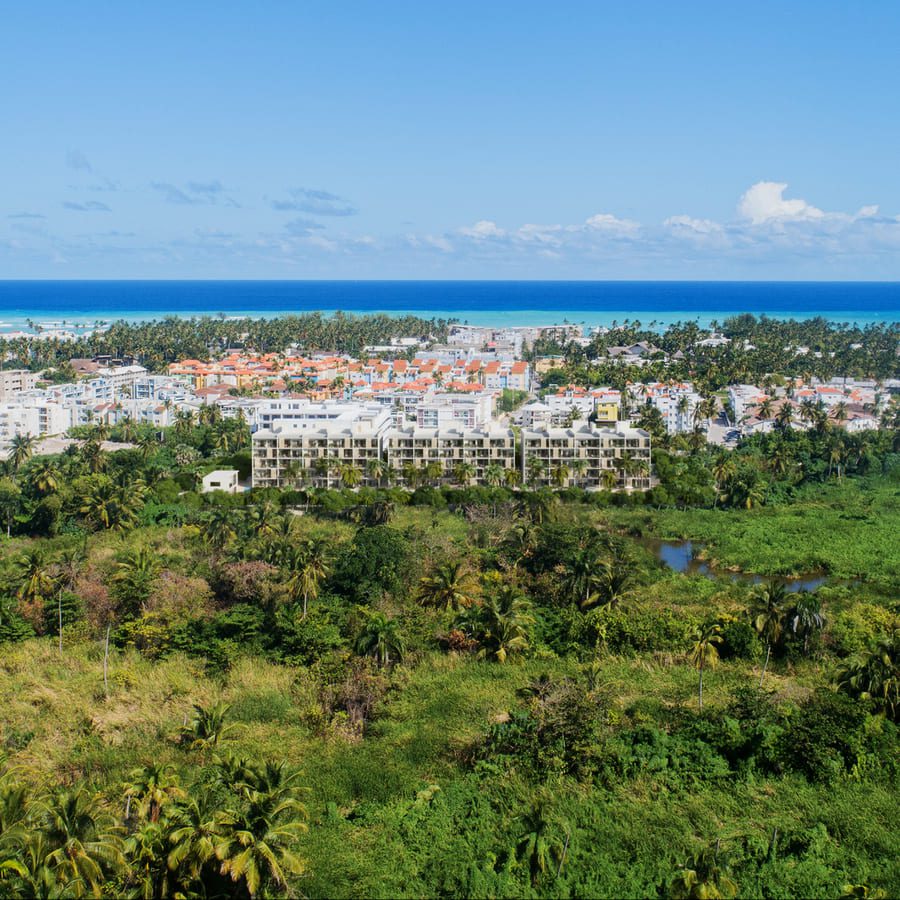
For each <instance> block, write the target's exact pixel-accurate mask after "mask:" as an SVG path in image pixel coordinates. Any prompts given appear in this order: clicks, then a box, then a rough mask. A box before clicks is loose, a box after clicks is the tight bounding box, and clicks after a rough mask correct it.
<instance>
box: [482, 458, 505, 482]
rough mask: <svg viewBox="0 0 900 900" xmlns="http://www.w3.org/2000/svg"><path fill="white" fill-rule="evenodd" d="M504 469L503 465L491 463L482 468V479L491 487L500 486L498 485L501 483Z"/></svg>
mask: <svg viewBox="0 0 900 900" xmlns="http://www.w3.org/2000/svg"><path fill="white" fill-rule="evenodd" d="M504 471H505V470H504V468H503V466H498V465H497V463H491V464H490V465H489V466H487V467H486V468H485V470H484V480H485V481H486V482H487V483H488V484H489V485H490V486H491V487H500V485H501V484H503V479H504Z"/></svg>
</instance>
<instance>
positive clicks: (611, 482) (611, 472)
mask: <svg viewBox="0 0 900 900" xmlns="http://www.w3.org/2000/svg"><path fill="white" fill-rule="evenodd" d="M618 481H619V476H618V475H617V474H616V470H615V469H602V470H601V471H600V486H601V487H602V488H603V490H605V491H612V490H613V489H614V488H615V486H616V484H617V483H618Z"/></svg>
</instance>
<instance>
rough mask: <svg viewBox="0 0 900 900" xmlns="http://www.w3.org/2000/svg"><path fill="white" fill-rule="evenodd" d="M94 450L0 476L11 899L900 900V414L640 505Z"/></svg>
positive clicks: (772, 453) (210, 441) (200, 426)
mask: <svg viewBox="0 0 900 900" xmlns="http://www.w3.org/2000/svg"><path fill="white" fill-rule="evenodd" d="M573 364H574V363H573ZM890 424H892V423H891V422H886V425H890ZM78 437H79V438H80V440H79V443H77V444H74V445H72V446H71V447H70V448H69V449H67V450H66V452H65V453H62V454H60V455H58V456H36V455H34V454H33V450H34V447H33V443H32V442H31V441H30V439H27V438H22V439H18V440H17V441H16V444H15V446H14V447H13V450H12V453H11V455H10V458H9V460H8V461H7V462H6V463H5V469H4V472H3V474H2V477H0V525H2V532H3V535H2V537H0V895H3V896H5V897H13V898H17V897H22V898H24V897H42V898H56V897H136V898H154V897H185V898H190V897H198V898H214V897H222V898H226V897H239V898H248V897H385V898H387V897H435V896H445V897H468V896H474V897H623V896H625V897H672V898H677V897H685V898H690V897H694V898H716V897H723V898H728V897H812V896H815V897H832V898H838V897H854V898H856V897H859V898H863V897H872V898H875V897H889V896H897V895H898V894H900V825H898V823H900V816H898V814H897V813H898V803H897V796H898V795H897V787H898V775H900V753H898V749H900V741H898V731H897V727H898V726H897V722H898V717H900V670H898V667H900V628H898V626H900V610H898V605H897V596H898V588H900V541H898V540H897V535H898V534H900V433H898V431H897V430H896V428H891V427H886V428H883V429H882V430H880V431H878V432H865V433H861V434H857V435H846V434H840V433H837V430H836V429H833V428H832V427H831V426H830V425H829V424H828V423H827V422H824V421H823V422H822V423H821V424H820V426H818V427H816V428H814V429H810V431H808V432H799V431H794V430H792V429H790V428H788V427H783V428H778V429H777V430H776V431H775V432H774V433H772V434H770V435H765V436H760V437H756V438H752V439H750V440H746V441H744V442H742V443H741V445H740V446H739V447H738V448H737V449H736V450H734V451H732V452H731V453H728V454H725V453H723V452H722V451H719V450H716V449H714V448H707V447H706V446H705V445H704V446H700V445H699V444H698V445H696V446H692V445H691V444H690V443H689V440H690V439H689V438H688V439H685V438H675V439H671V440H660V441H658V442H657V445H656V446H655V448H654V459H653V463H654V469H655V471H656V473H657V475H658V477H659V482H660V483H659V485H658V486H657V487H654V488H653V489H652V490H651V491H648V492H646V493H645V494H634V495H626V494H623V493H618V492H607V491H598V492H585V491H583V490H581V489H578V488H577V487H569V488H563V489H559V490H553V489H552V487H551V486H550V479H549V478H543V479H542V478H541V477H540V476H539V475H538V474H536V475H535V477H534V479H533V480H532V482H531V483H529V484H526V485H523V486H521V487H505V486H502V485H500V484H498V485H496V486H494V487H471V486H467V484H466V480H467V479H466V476H465V473H462V474H461V476H460V479H459V481H460V483H459V484H437V483H431V482H430V480H429V477H428V473H404V474H403V476H402V477H401V476H400V475H398V474H396V473H389V472H384V473H383V482H384V486H383V487H382V488H379V489H370V488H354V486H353V485H354V484H356V483H358V481H359V477H358V473H355V474H354V473H352V472H349V471H348V472H346V473H344V472H342V473H341V480H342V481H343V482H344V483H345V484H346V487H345V488H343V489H340V490H326V489H314V488H311V487H304V485H303V484H302V482H299V481H298V484H297V486H296V487H295V489H293V490H284V491H278V490H274V489H273V490H255V491H252V492H247V493H244V494H240V495H236V496H228V495H224V494H218V493H214V494H201V493H200V492H199V478H200V477H201V476H202V474H204V473H205V472H207V471H210V470H212V469H214V468H220V467H222V466H233V467H236V468H238V469H239V470H240V471H241V472H242V474H243V475H244V476H246V474H247V472H248V469H249V451H248V449H247V448H248V445H249V433H248V430H247V428H246V426H245V425H244V424H243V423H241V422H240V421H236V420H227V421H223V420H222V419H221V418H219V417H217V415H216V409H215V408H214V407H212V408H209V409H208V411H207V410H204V415H203V416H202V417H201V420H199V421H196V420H193V419H190V417H183V418H181V419H179V421H178V423H177V424H176V425H175V426H174V427H173V428H170V429H166V430H164V431H162V432H158V431H153V430H152V429H149V428H145V427H143V426H139V425H132V424H130V423H129V424H127V425H123V426H118V427H117V428H115V429H113V430H112V432H110V431H109V429H107V428H106V427H105V426H91V427H88V428H85V429H83V430H82V432H81V433H79V435H78ZM110 438H111V439H113V440H119V441H123V440H127V441H128V442H129V443H130V444H131V445H132V446H131V447H130V448H129V449H120V450H117V451H114V452H108V451H107V450H104V449H103V445H102V442H103V441H104V440H106V439H110ZM345 476H346V477H345ZM684 541H691V542H692V546H693V548H694V551H695V553H696V556H697V557H698V559H696V560H694V562H693V563H692V564H691V565H689V566H687V567H683V568H685V570H684V571H679V570H678V567H677V566H676V567H675V568H672V567H670V566H669V565H667V564H666V563H665V562H664V561H663V558H661V548H666V547H670V548H671V547H680V546H681V542H684ZM797 579H800V580H799V581H798V580H797ZM804 587H807V588H809V589H803V588H804Z"/></svg>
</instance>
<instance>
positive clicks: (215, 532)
mask: <svg viewBox="0 0 900 900" xmlns="http://www.w3.org/2000/svg"><path fill="white" fill-rule="evenodd" d="M235 537H236V533H235V530H234V526H233V524H232V511H231V510H230V509H228V507H226V506H214V507H213V508H212V509H211V510H210V511H209V512H208V513H207V514H206V516H205V517H204V521H203V540H204V541H205V542H206V543H207V544H208V545H209V546H210V547H212V548H213V549H214V550H216V551H219V552H221V551H222V550H224V549H225V548H226V547H227V546H228V545H229V544H230V543H231V542H232V541H233V540H234V538H235Z"/></svg>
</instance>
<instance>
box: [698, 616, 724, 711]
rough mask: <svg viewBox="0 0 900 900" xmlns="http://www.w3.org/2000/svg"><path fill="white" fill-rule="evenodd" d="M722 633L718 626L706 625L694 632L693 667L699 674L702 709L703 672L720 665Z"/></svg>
mask: <svg viewBox="0 0 900 900" xmlns="http://www.w3.org/2000/svg"><path fill="white" fill-rule="evenodd" d="M721 631H722V629H721V628H720V627H719V626H718V625H706V626H704V627H698V628H697V629H696V630H695V631H694V643H693V645H692V647H691V665H692V666H693V667H694V668H695V669H696V670H697V674H698V686H697V701H698V707H699V708H700V709H703V672H704V670H705V669H714V668H715V667H716V666H717V665H718V664H719V651H718V648H717V647H716V645H717V644H721V643H722V635H721Z"/></svg>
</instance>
